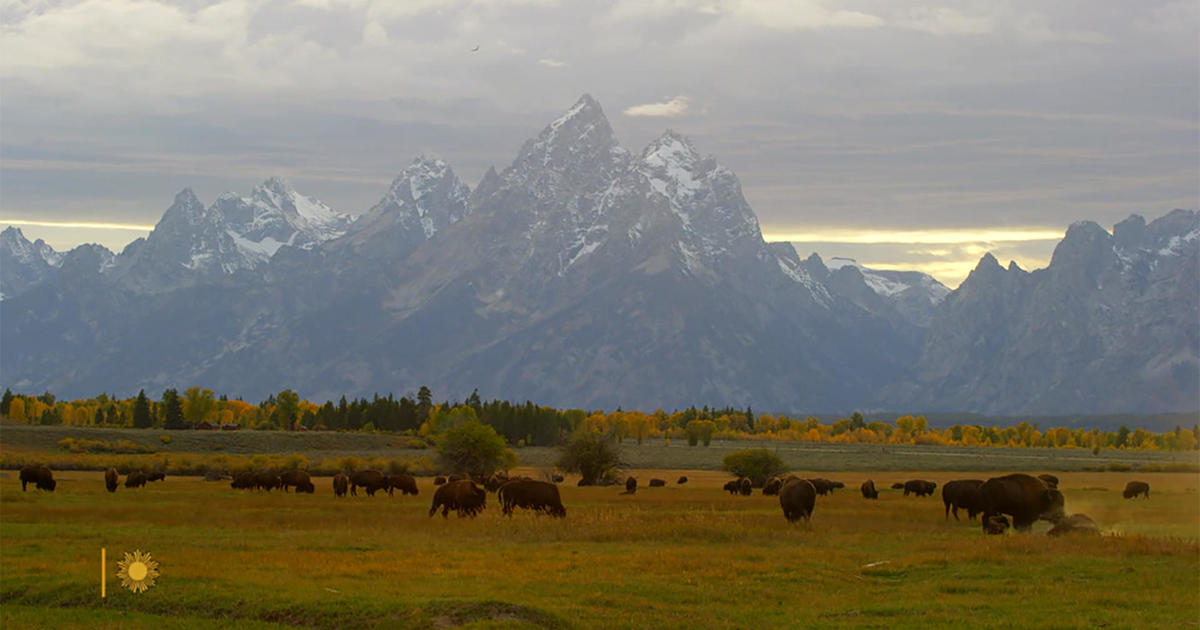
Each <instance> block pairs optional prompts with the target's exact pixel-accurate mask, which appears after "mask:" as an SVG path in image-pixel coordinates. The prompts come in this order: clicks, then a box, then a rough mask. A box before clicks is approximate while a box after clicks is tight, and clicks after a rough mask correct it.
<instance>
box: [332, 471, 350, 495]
mask: <svg viewBox="0 0 1200 630" xmlns="http://www.w3.org/2000/svg"><path fill="white" fill-rule="evenodd" d="M349 490H350V477H347V476H346V475H345V473H338V474H336V475H334V476H333V496H335V497H344V496H346V492H348V491H349Z"/></svg>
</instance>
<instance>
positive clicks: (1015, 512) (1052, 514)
mask: <svg viewBox="0 0 1200 630" xmlns="http://www.w3.org/2000/svg"><path fill="white" fill-rule="evenodd" d="M979 494H980V497H981V498H982V506H983V519H982V521H983V527H984V531H988V526H989V519H990V518H991V517H992V516H995V515H997V514H1007V515H1009V516H1011V517H1012V526H1013V527H1014V528H1016V530H1017V531H1020V532H1027V531H1029V530H1030V528H1032V527H1033V522H1034V521H1036V520H1038V519H1041V520H1044V521H1050V522H1051V523H1057V522H1058V521H1061V520H1062V519H1063V518H1064V517H1065V514H1064V513H1063V505H1064V503H1065V501H1064V499H1063V494H1062V492H1059V491H1058V490H1057V489H1055V488H1049V487H1047V486H1046V482H1044V481H1042V480H1041V479H1038V478H1037V477H1033V476H1031V475H1026V474H1023V473H1014V474H1011V475H1005V476H1003V477H992V478H991V479H988V480H987V481H985V482H983V485H982V486H980V489H979Z"/></svg>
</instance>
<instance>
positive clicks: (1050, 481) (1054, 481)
mask: <svg viewBox="0 0 1200 630" xmlns="http://www.w3.org/2000/svg"><path fill="white" fill-rule="evenodd" d="M1037 478H1038V479H1041V480H1042V481H1044V482H1046V485H1047V486H1050V487H1051V488H1057V487H1058V477H1055V476H1054V475H1047V474H1045V473H1042V474H1040V475H1038V476H1037Z"/></svg>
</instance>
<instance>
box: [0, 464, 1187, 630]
mask: <svg viewBox="0 0 1200 630" xmlns="http://www.w3.org/2000/svg"><path fill="white" fill-rule="evenodd" d="M635 474H636V475H637V476H638V477H639V479H641V480H642V481H643V483H644V482H645V481H647V480H648V479H649V478H650V477H652V476H659V477H664V478H668V479H669V480H670V481H671V482H672V483H671V484H670V485H668V487H665V488H654V489H651V488H643V489H641V490H639V491H638V492H637V494H635V495H633V496H622V495H620V494H619V490H618V489H616V488H577V487H575V486H574V485H572V484H571V483H570V482H572V481H573V480H572V479H568V483H566V484H563V485H562V488H561V489H562V493H563V500H564V504H565V505H566V506H567V509H568V517H567V518H566V519H562V520H560V519H551V518H546V517H537V516H533V515H531V514H528V513H518V514H517V515H516V516H515V517H513V518H511V519H508V518H504V517H502V516H500V514H499V511H498V509H497V508H496V505H495V499H494V496H492V497H490V498H489V507H488V509H487V510H486V511H485V512H484V514H483V515H482V516H480V517H479V518H476V519H458V518H455V517H454V516H451V517H450V518H449V519H445V520H444V519H442V518H441V517H440V516H438V517H434V518H429V517H427V510H428V506H429V501H430V498H431V496H430V495H431V491H432V485H431V483H430V481H429V480H428V479H420V480H419V482H418V483H419V486H420V488H421V495H420V496H418V497H401V496H399V495H397V496H395V497H386V496H377V497H374V498H368V497H365V496H359V497H349V498H345V499H337V498H335V497H333V496H332V493H331V490H330V480H329V479H328V478H320V479H317V493H316V494H315V495H294V494H286V495H285V494H280V493H278V492H275V493H270V494H265V493H249V492H239V491H234V490H232V489H230V488H229V486H228V484H227V483H206V482H204V481H201V480H200V479H197V478H168V479H167V480H166V481H165V482H161V483H156V484H152V485H150V486H148V487H147V488H144V489H139V490H127V489H125V488H121V489H120V490H118V491H117V492H116V493H115V494H108V493H107V492H105V491H104V489H103V481H102V478H101V476H100V474H99V473H95V472H62V473H57V474H56V477H59V478H60V482H59V490H58V491H56V492H54V493H52V494H51V493H42V492H37V491H32V490H31V491H29V492H25V493H22V492H21V491H20V485H19V484H18V483H17V481H16V479H15V475H14V474H12V473H6V474H5V476H4V477H0V543H2V544H0V620H2V621H3V626H4V627H5V628H6V629H8V628H48V627H54V628H83V627H88V628H92V627H113V628H116V627H125V628H151V627H154V628H216V627H230V626H237V627H249V628H278V627H313V628H335V627H337V628H426V627H470V628H574V627H578V628H693V629H694V628H745V627H760V628H791V627H832V628H843V627H846V628H850V627H853V628H859V627H887V628H928V627H950V626H954V627H980V628H1010V627H1051V628H1085V627H1087V628H1092V627H1099V626H1103V627H1107V628H1155V627H1161V628H1181V627H1195V626H1196V625H1197V624H1196V622H1197V620H1198V619H1200V544H1198V542H1197V540H1198V539H1200V495H1198V494H1197V489H1198V488H1200V477H1198V476H1197V475H1195V474H1187V473H1182V474H1181V473H1151V474H1144V475H1139V477H1138V478H1142V479H1145V480H1147V481H1148V482H1149V483H1150V484H1151V487H1152V497H1151V499H1149V500H1134V501H1126V500H1124V499H1122V498H1121V495H1120V489H1121V487H1122V486H1123V485H1124V482H1125V481H1126V480H1127V479H1128V475H1127V474H1119V473H1064V474H1061V475H1060V477H1061V478H1062V487H1063V490H1064V493H1065V495H1066V497H1067V510H1068V512H1080V511H1082V512H1086V513H1088V514H1090V515H1091V516H1092V517H1093V518H1095V520H1096V521H1097V522H1098V523H1099V524H1100V525H1101V527H1102V528H1103V529H1104V530H1105V531H1106V532H1107V534H1108V535H1106V536H1103V537H1100V538H1077V539H1052V538H1049V537H1046V536H1044V535H1041V532H1044V531H1045V530H1046V529H1047V528H1048V525H1047V524H1045V523H1042V524H1039V526H1038V527H1037V528H1035V533H1034V534H1025V535H1018V534H1011V535H1006V536H1000V537H988V536H984V535H983V534H982V533H981V531H980V528H979V526H978V524H977V523H971V522H967V521H966V520H965V518H964V520H963V521H962V522H955V521H954V520H953V519H951V520H950V521H946V520H944V518H943V514H942V505H941V501H940V498H920V499H918V498H914V497H903V496H901V493H900V492H898V491H891V490H883V491H881V496H880V499H879V500H878V501H865V500H863V499H862V498H861V497H859V496H858V493H857V491H855V490H853V489H852V488H854V487H856V486H857V485H858V483H859V482H861V481H862V480H863V479H865V478H867V477H871V478H873V479H874V480H875V482H876V485H877V486H879V487H881V488H885V487H886V486H887V485H889V484H890V482H892V481H896V480H902V479H906V478H910V477H915V476H922V477H925V478H929V479H933V480H936V481H938V482H939V483H944V482H945V481H947V480H949V479H953V478H956V477H960V476H963V475H959V474H954V473H936V472H930V471H922V472H912V471H897V472H871V473H855V472H843V473H839V474H837V475H828V476H831V477H833V478H836V479H840V480H842V481H844V482H845V483H846V484H847V486H848V487H847V488H846V490H840V491H838V492H837V493H836V494H834V495H832V496H829V497H821V498H819V499H818V503H817V507H816V511H815V514H814V517H813V520H812V522H811V523H809V524H802V525H799V526H791V525H788V524H787V523H786V522H785V521H784V519H783V517H782V515H781V512H780V509H779V504H778V502H777V500H776V498H774V497H763V496H761V495H759V494H757V493H756V494H755V495H754V496H751V497H735V496H730V495H728V494H725V493H724V492H722V491H721V490H720V485H721V484H722V483H723V482H724V481H725V479H726V477H725V475H724V474H723V473H717V472H709V471H699V470H691V471H687V475H688V477H689V479H690V481H689V483H688V484H687V485H685V486H677V485H675V484H674V483H673V482H674V477H675V476H677V474H678V471H664V470H653V471H650V470H642V471H636V473H635ZM984 474H987V473H984ZM972 476H974V475H972ZM101 547H105V548H107V550H108V555H109V574H108V575H109V578H108V579H109V597H108V598H107V599H106V600H101V599H100V597H99V577H100V576H99V551H100V548H101ZM134 549H141V550H143V551H149V552H150V553H152V554H153V556H154V557H155V558H156V559H157V560H158V561H159V562H161V567H160V571H161V573H162V575H161V577H160V578H159V583H158V585H157V586H155V587H154V588H152V589H150V590H149V591H148V592H146V593H145V594H142V595H134V594H132V593H129V592H127V591H125V590H123V589H121V588H120V587H119V586H118V585H117V584H116V577H115V573H116V560H117V559H118V558H119V557H120V554H121V553H122V552H125V551H133V550H134Z"/></svg>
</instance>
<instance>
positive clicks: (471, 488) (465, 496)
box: [429, 479, 487, 518]
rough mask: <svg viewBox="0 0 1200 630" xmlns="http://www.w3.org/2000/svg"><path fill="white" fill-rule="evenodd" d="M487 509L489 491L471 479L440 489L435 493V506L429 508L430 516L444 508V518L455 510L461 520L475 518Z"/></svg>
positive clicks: (447, 484) (444, 485) (445, 485)
mask: <svg viewBox="0 0 1200 630" xmlns="http://www.w3.org/2000/svg"><path fill="white" fill-rule="evenodd" d="M485 507H487V490H484V489H483V488H480V487H479V486H476V485H475V484H474V483H473V482H472V481H471V480H470V479H459V480H458V481H449V482H446V483H445V484H443V485H441V486H439V487H438V489H437V491H435V492H434V493H433V505H431V506H430V507H429V516H431V517H432V516H433V515H434V514H435V513H437V511H438V508H442V518H446V516H447V515H448V514H449V513H450V510H454V511H455V512H457V513H458V516H459V518H462V517H464V516H470V517H472V518H474V517H475V515H476V514H478V513H479V512H481V511H483V509H484V508H485Z"/></svg>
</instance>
